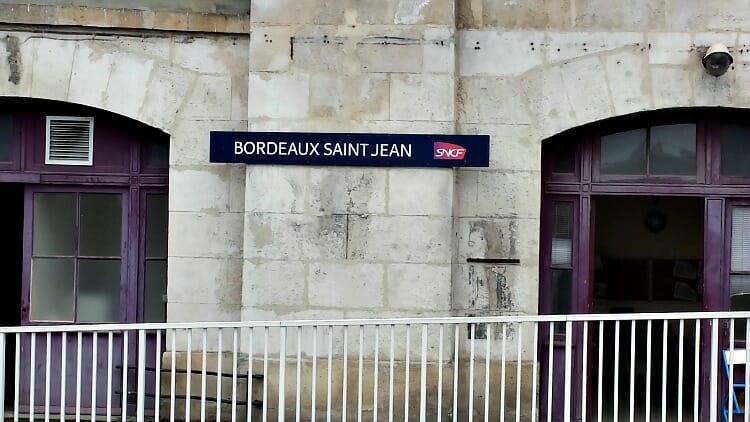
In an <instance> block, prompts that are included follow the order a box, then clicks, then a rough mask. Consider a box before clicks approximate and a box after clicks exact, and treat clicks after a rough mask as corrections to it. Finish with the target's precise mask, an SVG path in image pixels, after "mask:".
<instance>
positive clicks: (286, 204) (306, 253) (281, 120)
mask: <svg viewBox="0 0 750 422" xmlns="http://www.w3.org/2000/svg"><path fill="white" fill-rule="evenodd" d="M331 3H332V4H330V5H328V6H329V7H318V5H317V4H316V3H315V2H298V1H291V0H289V1H278V0H257V1H253V2H252V3H251V14H250V20H251V35H250V56H249V63H250V72H249V96H250V101H249V106H248V128H249V129H250V130H252V131H315V132H380V133H454V130H455V110H456V109H455V95H454V94H455V78H454V76H455V75H454V69H455V65H454V60H455V52H454V34H455V33H454V8H453V2H452V1H448V0H436V1H426V2H425V1H415V0H412V1H395V0H394V1H382V2H358V1H335V2H331ZM245 183H246V184H245V186H246V190H245V238H244V272H243V274H244V275H243V294H242V301H243V303H242V319H244V320H252V319H260V320H263V319H272V320H273V319H294V318H342V317H347V318H357V317H386V316H403V315H429V314H440V315H446V314H448V313H450V311H451V300H452V299H451V297H452V295H451V287H450V283H451V275H450V274H451V263H452V255H453V254H452V249H453V235H452V217H451V215H452V207H453V205H452V204H453V196H454V189H453V172H452V170H440V169H398V168H390V169H387V168H383V169H378V168H330V167H328V168H310V167H280V166H279V167H274V166H253V167H248V168H247V173H246V181H245Z"/></svg>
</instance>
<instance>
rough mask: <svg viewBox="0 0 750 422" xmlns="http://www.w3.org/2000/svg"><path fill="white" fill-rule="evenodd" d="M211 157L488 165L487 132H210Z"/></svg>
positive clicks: (215, 160)
mask: <svg viewBox="0 0 750 422" xmlns="http://www.w3.org/2000/svg"><path fill="white" fill-rule="evenodd" d="M210 155H211V157H210V160H211V162H212V163H245V164H287V165H310V166H373V167H488V166H489V160H490V137H489V135H411V134H375V133H298V132H219V131H214V132H211V152H210Z"/></svg>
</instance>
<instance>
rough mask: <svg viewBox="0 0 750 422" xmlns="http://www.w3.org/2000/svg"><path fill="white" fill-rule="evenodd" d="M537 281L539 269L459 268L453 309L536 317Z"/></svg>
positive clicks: (462, 265)
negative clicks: (529, 312) (532, 314)
mask: <svg viewBox="0 0 750 422" xmlns="http://www.w3.org/2000/svg"><path fill="white" fill-rule="evenodd" d="M538 278H539V269H538V267H529V269H526V268H525V267H522V266H517V265H486V264H460V265H458V268H457V271H456V272H455V276H454V279H453V300H454V304H453V306H454V308H457V309H464V310H467V311H471V310H483V311H489V312H490V313H492V312H521V311H529V310H530V311H531V312H532V313H536V309H537V308H538V296H537V290H538V289H537V286H538V284H539V283H538V282H537V280H538ZM529 292H531V294H530V293H529ZM493 337H495V336H493Z"/></svg>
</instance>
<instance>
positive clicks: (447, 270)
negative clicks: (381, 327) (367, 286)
mask: <svg viewBox="0 0 750 422" xmlns="http://www.w3.org/2000/svg"><path fill="white" fill-rule="evenodd" d="M386 279H387V280H388V282H387V286H388V287H387V289H386V291H387V303H388V305H387V306H388V307H389V308H395V309H423V310H430V311H441V310H443V311H449V310H450V309H451V267H450V265H425V264H392V265H388V270H387V277H386Z"/></svg>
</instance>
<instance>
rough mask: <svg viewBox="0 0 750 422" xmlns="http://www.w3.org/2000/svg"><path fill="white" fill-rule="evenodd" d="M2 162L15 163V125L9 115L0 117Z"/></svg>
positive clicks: (0, 153)
mask: <svg viewBox="0 0 750 422" xmlns="http://www.w3.org/2000/svg"><path fill="white" fill-rule="evenodd" d="M0 161H4V162H9V161H13V124H12V119H11V117H10V116H8V115H3V116H0Z"/></svg>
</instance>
